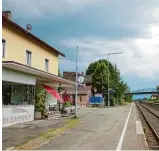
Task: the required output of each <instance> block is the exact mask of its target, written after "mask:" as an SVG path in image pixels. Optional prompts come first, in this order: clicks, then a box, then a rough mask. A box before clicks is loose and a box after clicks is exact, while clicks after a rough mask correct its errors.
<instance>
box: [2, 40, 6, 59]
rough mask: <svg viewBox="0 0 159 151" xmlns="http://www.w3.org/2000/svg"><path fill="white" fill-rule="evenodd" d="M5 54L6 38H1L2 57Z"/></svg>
mask: <svg viewBox="0 0 159 151" xmlns="http://www.w3.org/2000/svg"><path fill="white" fill-rule="evenodd" d="M5 56H6V40H5V39H3V38H2V57H3V58H4V57H5Z"/></svg>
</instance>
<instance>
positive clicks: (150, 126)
mask: <svg viewBox="0 0 159 151" xmlns="http://www.w3.org/2000/svg"><path fill="white" fill-rule="evenodd" d="M136 105H137V107H138V109H139V111H140V115H141V116H142V117H141V120H142V123H143V125H144V132H145V136H146V140H147V143H148V146H149V149H150V150H159V116H158V115H157V114H155V113H154V112H152V111H151V109H150V108H149V107H147V106H145V105H143V104H141V103H136Z"/></svg>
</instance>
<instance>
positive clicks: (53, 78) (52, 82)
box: [2, 61, 76, 88]
mask: <svg viewBox="0 0 159 151" xmlns="http://www.w3.org/2000/svg"><path fill="white" fill-rule="evenodd" d="M2 67H5V68H8V69H12V70H16V71H20V72H24V73H26V74H31V75H34V76H37V77H41V82H42V83H43V84H45V85H48V86H56V85H57V84H58V87H59V84H62V85H61V86H62V87H65V86H66V85H67V86H68V85H70V86H71V87H73V88H74V87H75V85H76V83H75V82H73V81H70V80H66V79H64V78H61V77H59V76H57V75H54V74H51V73H48V72H45V71H42V70H39V69H36V68H33V67H31V66H27V65H24V64H21V63H18V62H14V61H2Z"/></svg>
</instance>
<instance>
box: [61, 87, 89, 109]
mask: <svg viewBox="0 0 159 151" xmlns="http://www.w3.org/2000/svg"><path fill="white" fill-rule="evenodd" d="M65 92H66V93H67V94H69V96H70V99H71V103H72V104H73V105H75V93H76V92H75V88H65V91H64V92H63V93H65ZM90 95H91V87H90V86H87V87H86V86H80V87H78V89H77V105H78V106H80V107H87V106H88V104H89V97H90Z"/></svg>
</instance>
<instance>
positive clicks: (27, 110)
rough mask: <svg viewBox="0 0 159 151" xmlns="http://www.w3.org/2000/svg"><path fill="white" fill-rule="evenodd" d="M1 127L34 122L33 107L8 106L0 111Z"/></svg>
mask: <svg viewBox="0 0 159 151" xmlns="http://www.w3.org/2000/svg"><path fill="white" fill-rule="evenodd" d="M2 111H3V112H2V117H3V119H2V120H3V121H2V122H3V125H2V126H3V127H7V126H11V125H14V124H18V123H23V122H28V121H33V120H34V106H33V105H30V106H13V107H12V106H10V107H9V106H8V107H3V109H2Z"/></svg>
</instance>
